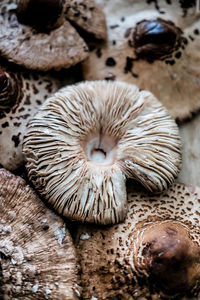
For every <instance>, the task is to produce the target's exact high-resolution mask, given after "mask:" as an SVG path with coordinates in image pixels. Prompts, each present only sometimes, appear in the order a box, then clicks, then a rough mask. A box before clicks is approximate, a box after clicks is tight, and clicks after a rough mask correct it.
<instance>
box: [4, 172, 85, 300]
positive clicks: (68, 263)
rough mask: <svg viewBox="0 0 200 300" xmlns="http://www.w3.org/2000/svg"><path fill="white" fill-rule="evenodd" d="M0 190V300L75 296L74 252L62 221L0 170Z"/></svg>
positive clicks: (11, 177) (21, 182)
mask: <svg viewBox="0 0 200 300" xmlns="http://www.w3.org/2000/svg"><path fill="white" fill-rule="evenodd" d="M0 191H1V192H0V208H1V209H0V270H1V272H0V282H1V285H0V298H1V299H12V300H13V299H19V298H20V299H63V300H64V299H66V300H67V299H78V298H79V297H78V295H79V290H80V288H79V286H78V283H79V279H78V275H77V272H78V269H77V262H76V254H75V249H74V246H73V243H72V239H71V236H70V234H69V232H68V229H67V228H66V226H65V223H64V221H63V220H62V219H61V218H60V217H58V216H57V215H55V214H54V213H53V212H52V211H50V210H49V209H48V208H47V207H45V205H44V204H43V203H42V201H41V200H40V199H39V198H38V196H37V195H36V194H35V192H34V191H33V190H32V189H31V188H30V187H29V186H28V185H26V183H25V181H24V180H23V179H22V178H20V177H18V176H15V175H13V174H11V173H10V172H8V171H6V170H4V169H0Z"/></svg>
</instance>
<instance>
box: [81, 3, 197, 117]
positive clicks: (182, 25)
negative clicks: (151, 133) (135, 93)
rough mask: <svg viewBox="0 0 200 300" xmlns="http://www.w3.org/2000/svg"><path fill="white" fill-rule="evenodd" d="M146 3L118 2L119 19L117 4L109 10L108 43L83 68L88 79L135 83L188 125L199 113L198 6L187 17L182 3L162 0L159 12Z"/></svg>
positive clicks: (98, 48) (92, 55)
mask: <svg viewBox="0 0 200 300" xmlns="http://www.w3.org/2000/svg"><path fill="white" fill-rule="evenodd" d="M146 2H147V1H136V0H135V1H134V3H132V6H131V5H129V6H128V5H127V6H124V1H118V4H117V5H118V6H117V8H118V9H117V11H118V13H117V14H116V13H115V11H116V7H115V5H113V7H112V9H111V8H110V7H108V8H109V18H108V24H107V25H108V41H107V42H105V43H102V44H99V45H98V46H96V48H95V49H94V50H93V51H92V52H91V53H90V56H89V58H88V60H86V61H85V63H84V64H83V75H84V79H86V80H94V79H108V80H123V81H126V82H130V83H134V84H137V85H138V86H139V88H141V89H147V90H150V91H151V92H152V93H153V94H154V95H155V96H156V97H157V98H158V99H160V101H161V102H162V103H163V104H164V105H165V106H166V107H167V108H168V109H169V111H170V113H171V115H172V116H173V117H174V118H176V119H179V120H184V119H186V118H188V117H191V116H192V112H195V111H197V110H198V109H199V108H200V97H199V94H200V70H199V67H198V62H199V61H200V51H199V48H200V20H199V18H197V15H196V7H194V6H193V7H192V8H190V11H189V12H188V14H187V15H185V14H183V11H182V8H181V6H180V3H179V1H159V6H160V7H159V10H156V9H155V7H154V3H152V4H151V5H149V4H147V3H146ZM152 2H153V1H152ZM106 6H109V2H108V4H107V5H106V4H105V10H106V9H108V8H106ZM120 8H121V9H120ZM120 11H121V14H120V13H119V12H120ZM122 16H123V18H122Z"/></svg>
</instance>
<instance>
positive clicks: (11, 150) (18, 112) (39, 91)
mask: <svg viewBox="0 0 200 300" xmlns="http://www.w3.org/2000/svg"><path fill="white" fill-rule="evenodd" d="M4 67H5V66H3V68H4ZM4 69H5V72H6V74H7V75H8V76H9V79H10V81H11V85H12V86H11V87H13V88H11V87H10V85H8V88H7V90H6V91H5V92H6V93H7V94H8V96H9V97H10V96H12V97H11V100H12V102H13V103H14V104H13V106H12V107H10V108H8V109H2V110H1V109H0V132H1V133H0V164H1V165H2V166H3V167H4V168H6V169H8V170H15V169H17V168H18V167H20V166H21V165H22V164H23V163H24V155H23V154H22V140H23V136H24V133H25V131H26V126H27V123H28V121H29V120H30V119H31V118H32V117H33V115H34V114H35V113H36V111H37V110H38V108H39V106H40V105H41V104H42V103H43V102H44V100H45V99H46V97H48V96H50V95H51V94H52V93H54V92H55V91H56V90H57V89H58V88H59V87H60V83H59V82H58V80H57V79H55V78H54V77H53V76H50V75H46V74H39V73H31V72H30V71H20V70H18V69H16V68H15V67H13V68H12V67H10V66H7V67H5V68H4ZM4 95H5V93H4ZM0 98H1V94H0ZM0 103H1V100H0ZM0 107H1V104H0Z"/></svg>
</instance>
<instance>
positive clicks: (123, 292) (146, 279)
mask: <svg viewBox="0 0 200 300" xmlns="http://www.w3.org/2000/svg"><path fill="white" fill-rule="evenodd" d="M199 202H200V189H199V188H198V187H195V186H192V185H185V184H179V183H176V184H174V185H173V186H172V187H170V188H169V189H168V190H167V191H165V192H163V193H162V194H161V195H159V196H158V195H149V194H148V193H146V192H145V191H143V190H141V188H139V187H138V189H136V187H135V185H134V186H133V185H131V186H129V192H128V215H127V218H126V220H125V222H124V223H121V224H119V225H115V226H113V227H100V226H99V227H97V226H96V227H94V226H91V225H79V228H78V230H77V233H76V237H75V246H76V247H77V253H78V256H79V260H80V264H81V268H82V271H81V280H82V287H83V299H98V300H103V299H179V300H181V299H184V300H186V299H193V300H195V299H196V300H198V299H199V298H200V232H199V226H200V221H199Z"/></svg>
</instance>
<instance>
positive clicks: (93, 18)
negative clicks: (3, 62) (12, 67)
mask: <svg viewBox="0 0 200 300" xmlns="http://www.w3.org/2000/svg"><path fill="white" fill-rule="evenodd" d="M66 18H67V19H66ZM70 22H72V23H70ZM91 23H92V26H91ZM74 24H75V25H77V26H78V27H80V28H82V29H83V30H86V31H87V32H89V33H93V34H94V35H95V36H96V37H97V38H105V36H106V25H105V18H104V14H103V11H102V10H101V9H100V8H99V7H98V6H97V5H96V4H95V3H94V1H93V0H87V1H85V0H84V1H82V0H81V1H73V0H66V1H61V0H58V1H51V0H18V1H17V0H14V1H8V0H3V1H1V4H0V54H1V56H3V57H5V58H6V59H8V60H9V61H12V62H14V63H16V64H19V65H22V66H24V67H25V68H28V69H37V70H42V71H43V70H44V71H46V70H49V69H57V70H58V69H61V68H69V67H70V66H73V65H75V64H77V63H79V62H80V61H82V60H84V59H85V58H86V57H87V56H88V47H87V45H86V43H85V42H84V40H83V39H82V38H81V37H80V35H79V33H78V32H77V30H76V29H75V28H74Z"/></svg>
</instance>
